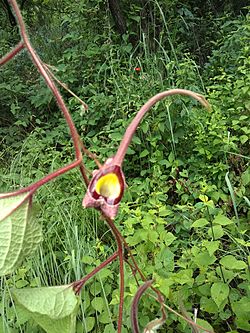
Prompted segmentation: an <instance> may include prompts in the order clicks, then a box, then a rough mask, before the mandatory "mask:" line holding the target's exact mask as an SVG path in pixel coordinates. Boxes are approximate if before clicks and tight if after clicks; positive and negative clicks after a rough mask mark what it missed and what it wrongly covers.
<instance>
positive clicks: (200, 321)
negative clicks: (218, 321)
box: [196, 318, 214, 333]
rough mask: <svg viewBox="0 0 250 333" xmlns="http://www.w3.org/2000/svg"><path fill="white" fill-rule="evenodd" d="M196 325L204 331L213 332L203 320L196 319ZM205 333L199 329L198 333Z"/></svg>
mask: <svg viewBox="0 0 250 333" xmlns="http://www.w3.org/2000/svg"><path fill="white" fill-rule="evenodd" d="M196 323H197V324H198V325H200V326H201V327H203V328H205V329H206V330H209V331H210V332H214V329H213V327H212V326H211V325H210V324H209V323H208V322H207V321H206V320H204V319H200V318H197V320H196ZM205 332H206V331H204V330H202V329H199V333H205Z"/></svg>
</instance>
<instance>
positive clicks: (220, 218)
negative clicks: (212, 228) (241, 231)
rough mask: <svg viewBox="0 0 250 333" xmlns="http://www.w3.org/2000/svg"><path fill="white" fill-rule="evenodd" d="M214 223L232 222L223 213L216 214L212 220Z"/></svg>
mask: <svg viewBox="0 0 250 333" xmlns="http://www.w3.org/2000/svg"><path fill="white" fill-rule="evenodd" d="M213 223H214V224H219V225H228V224H232V223H233V221H231V220H230V219H229V218H228V217H226V216H224V215H218V216H216V218H215V219H214V220H213Z"/></svg>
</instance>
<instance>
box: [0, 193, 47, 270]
mask: <svg viewBox="0 0 250 333" xmlns="http://www.w3.org/2000/svg"><path fill="white" fill-rule="evenodd" d="M29 197H30V194H29V193H28V194H27V193H26V194H22V195H19V196H14V197H9V198H1V199H0V276H1V275H6V274H9V273H11V272H13V271H14V270H15V269H16V268H17V267H18V266H19V265H20V264H21V262H22V261H23V260H24V259H26V258H27V256H29V255H31V254H32V253H33V252H34V250H35V249H36V248H37V245H38V244H39V243H40V242H41V240H42V232H41V227H40V226H39V225H38V224H36V223H35V222H34V221H33V218H32V215H31V204H30V200H29Z"/></svg>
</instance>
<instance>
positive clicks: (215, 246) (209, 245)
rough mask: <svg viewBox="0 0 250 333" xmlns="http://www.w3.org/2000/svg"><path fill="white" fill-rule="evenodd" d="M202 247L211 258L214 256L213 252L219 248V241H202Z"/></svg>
mask: <svg viewBox="0 0 250 333" xmlns="http://www.w3.org/2000/svg"><path fill="white" fill-rule="evenodd" d="M203 244H204V246H205V248H206V249H207V250H208V253H209V255H210V256H212V255H213V254H214V252H215V251H217V250H218V248H219V246H220V242H219V241H211V242H209V241H204V243H203Z"/></svg>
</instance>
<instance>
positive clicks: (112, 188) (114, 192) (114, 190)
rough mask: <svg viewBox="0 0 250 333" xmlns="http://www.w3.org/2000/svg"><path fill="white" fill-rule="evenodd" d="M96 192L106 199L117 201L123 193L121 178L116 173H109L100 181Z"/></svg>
mask: <svg viewBox="0 0 250 333" xmlns="http://www.w3.org/2000/svg"><path fill="white" fill-rule="evenodd" d="M95 190H96V192H97V193H98V194H99V195H102V196H103V197H105V198H109V199H116V198H118V197H119V195H120V192H121V185H120V182H119V178H118V177H117V175H116V174H115V173H108V174H107V175H105V176H102V177H101V178H99V179H98V181H97V183H96V186H95Z"/></svg>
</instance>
